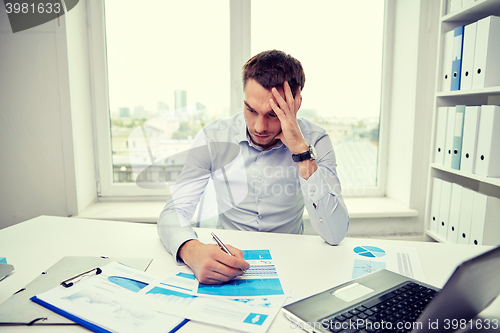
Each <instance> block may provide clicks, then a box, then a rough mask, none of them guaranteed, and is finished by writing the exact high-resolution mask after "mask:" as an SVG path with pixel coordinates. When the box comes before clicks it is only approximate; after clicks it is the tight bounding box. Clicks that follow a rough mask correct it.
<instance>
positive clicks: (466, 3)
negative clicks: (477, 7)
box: [462, 0, 476, 8]
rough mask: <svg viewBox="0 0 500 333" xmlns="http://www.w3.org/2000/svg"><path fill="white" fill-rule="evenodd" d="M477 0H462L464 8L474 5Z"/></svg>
mask: <svg viewBox="0 0 500 333" xmlns="http://www.w3.org/2000/svg"><path fill="white" fill-rule="evenodd" d="M475 1H476V0H463V1H462V8H465V7H468V6H470V5H472V4H473V3H474V2H475Z"/></svg>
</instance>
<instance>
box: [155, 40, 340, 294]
mask: <svg viewBox="0 0 500 333" xmlns="http://www.w3.org/2000/svg"><path fill="white" fill-rule="evenodd" d="M304 83H305V75H304V71H303V69H302V65H301V64H300V62H299V61H298V60H296V59H295V58H293V57H292V56H290V55H287V54H285V53H284V52H281V51H277V50H271V51H265V52H262V53H259V54H257V55H255V56H254V57H252V58H251V59H250V60H248V61H247V63H246V64H245V65H244V66H243V85H244V90H245V101H244V104H245V107H244V111H243V112H242V113H238V114H236V115H234V116H232V117H231V118H229V119H224V120H216V121H213V122H211V123H209V124H207V125H206V126H205V127H204V128H203V129H202V130H201V131H200V132H199V133H198V135H197V136H196V138H195V140H194V141H195V142H194V144H193V149H191V151H190V153H189V155H188V157H187V159H186V163H185V166H184V168H183V170H182V173H181V175H180V177H179V179H178V180H177V185H176V188H175V189H174V190H173V191H172V195H171V197H170V199H169V201H168V202H167V204H166V206H165V208H164V210H163V211H162V213H161V215H160V218H159V220H158V233H159V236H160V238H161V240H162V242H163V244H164V245H165V247H166V249H167V251H168V252H169V253H171V254H172V255H173V256H174V258H176V260H177V261H178V263H180V264H181V263H185V264H187V265H188V266H189V267H190V268H191V269H192V271H193V272H194V274H195V276H196V277H197V279H198V280H199V281H200V282H202V283H208V284H215V283H222V282H226V281H229V280H231V279H233V278H234V277H236V276H239V275H242V274H243V273H244V271H245V270H246V269H248V268H249V266H248V263H247V262H246V261H245V260H244V259H243V255H242V252H241V251H240V250H239V249H236V248H234V247H232V246H230V245H227V247H228V248H229V250H230V252H231V253H232V254H233V255H234V256H229V255H228V254H226V253H225V252H223V251H221V250H220V249H219V247H218V246H217V245H215V244H203V243H201V242H200V241H198V240H197V236H196V233H195V232H194V231H193V229H192V228H191V225H190V222H189V221H190V220H191V218H192V216H193V214H194V211H195V208H196V206H197V204H198V202H199V198H200V196H201V195H202V194H203V192H204V190H205V187H206V184H207V182H208V180H209V178H212V180H213V182H214V187H215V190H216V193H217V203H218V210H219V222H220V224H221V225H222V226H223V227H224V228H228V229H239V230H248V231H266V232H283V233H297V234H300V233H303V221H302V214H303V211H304V206H305V207H306V209H307V211H308V213H309V218H310V220H311V224H312V226H313V228H314V229H315V230H316V232H317V233H318V234H319V235H320V236H321V237H322V238H323V239H324V240H325V241H326V242H327V243H328V244H331V245H336V244H338V243H339V242H340V241H341V240H342V239H343V238H344V237H345V235H346V233H347V229H348V226H349V216H348V213H347V209H346V207H345V204H344V201H343V199H342V196H341V189H340V182H339V180H338V177H337V174H336V162H335V154H334V152H333V148H332V144H331V141H330V138H329V137H328V135H327V134H326V133H325V131H324V130H323V129H322V128H320V127H319V126H317V125H315V124H313V123H311V122H309V121H307V120H305V119H301V118H297V112H298V110H299V108H300V105H301V103H302V96H301V91H302V89H303V88H304Z"/></svg>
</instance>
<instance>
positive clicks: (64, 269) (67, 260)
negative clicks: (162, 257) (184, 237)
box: [0, 257, 152, 325]
mask: <svg viewBox="0 0 500 333" xmlns="http://www.w3.org/2000/svg"><path fill="white" fill-rule="evenodd" d="M113 261H118V262H121V263H123V264H125V265H127V266H130V267H134V268H137V269H140V270H144V271H145V270H146V269H147V268H148V266H149V264H150V263H151V261H152V259H148V258H108V257H63V258H62V259H61V260H59V261H58V262H57V263H56V264H54V265H53V266H52V267H50V268H49V269H48V270H47V271H45V272H42V273H41V274H40V276H38V277H37V278H36V279H35V280H33V281H32V282H31V283H29V284H28V285H27V286H26V287H24V288H22V289H21V290H19V291H17V292H16V293H14V295H12V296H11V297H9V298H8V299H7V300H6V301H5V302H3V303H2V304H0V324H2V325H20V324H21V325H23V324H24V325H74V324H75V323H74V322H73V321H71V320H69V319H67V318H65V317H63V316H60V315H59V314H56V313H54V312H52V311H50V310H48V309H46V308H44V307H42V306H39V305H37V304H35V303H33V302H32V301H30V298H31V297H33V296H35V295H37V294H40V293H43V292H45V291H47V290H49V289H52V288H54V287H56V286H57V285H59V284H60V283H61V281H64V280H66V279H69V278H71V277H74V276H75V275H78V274H80V273H82V272H85V271H88V270H91V269H94V268H96V267H99V266H104V265H106V264H107V263H109V262H113Z"/></svg>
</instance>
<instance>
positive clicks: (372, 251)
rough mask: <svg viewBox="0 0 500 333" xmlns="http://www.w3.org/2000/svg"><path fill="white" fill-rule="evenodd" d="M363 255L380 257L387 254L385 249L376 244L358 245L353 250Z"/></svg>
mask: <svg viewBox="0 0 500 333" xmlns="http://www.w3.org/2000/svg"><path fill="white" fill-rule="evenodd" d="M353 251H354V252H355V253H357V254H359V255H360V256H363V257H368V258H378V257H383V256H385V251H384V250H382V249H381V248H380V247H376V246H356V247H355V248H354V250H353Z"/></svg>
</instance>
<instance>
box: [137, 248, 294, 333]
mask: <svg viewBox="0 0 500 333" xmlns="http://www.w3.org/2000/svg"><path fill="white" fill-rule="evenodd" d="M243 256H244V258H245V260H246V261H247V262H248V263H249V264H250V269H249V270H248V271H247V272H246V273H245V274H244V275H243V276H240V277H237V278H235V279H234V280H231V281H229V282H227V283H223V284H219V285H206V284H202V283H199V282H198V280H196V277H195V276H194V274H192V272H191V271H190V270H189V269H188V268H187V267H183V268H182V269H183V271H181V272H179V273H177V274H172V275H169V276H166V277H163V278H162V279H160V280H158V281H156V282H155V283H153V284H151V285H150V286H148V287H147V288H144V289H143V290H142V291H141V292H140V293H141V294H142V295H143V296H144V297H145V298H144V299H145V301H144V304H147V306H148V307H151V308H152V309H156V310H158V311H161V312H163V313H166V314H175V315H180V316H182V317H184V318H187V319H190V320H195V321H199V322H204V323H207V324H214V325H221V326H224V327H227V328H230V329H236V330H240V331H244V332H265V331H266V330H267V329H268V328H269V326H270V325H271V323H272V321H273V320H274V318H275V317H276V315H277V314H278V312H279V310H280V309H281V307H282V306H283V304H284V302H285V300H286V299H287V295H288V294H289V292H287V290H286V288H284V287H283V286H282V283H281V280H280V278H279V274H278V270H277V269H276V265H275V263H274V261H273V258H272V255H271V253H270V252H269V250H245V251H243Z"/></svg>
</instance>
